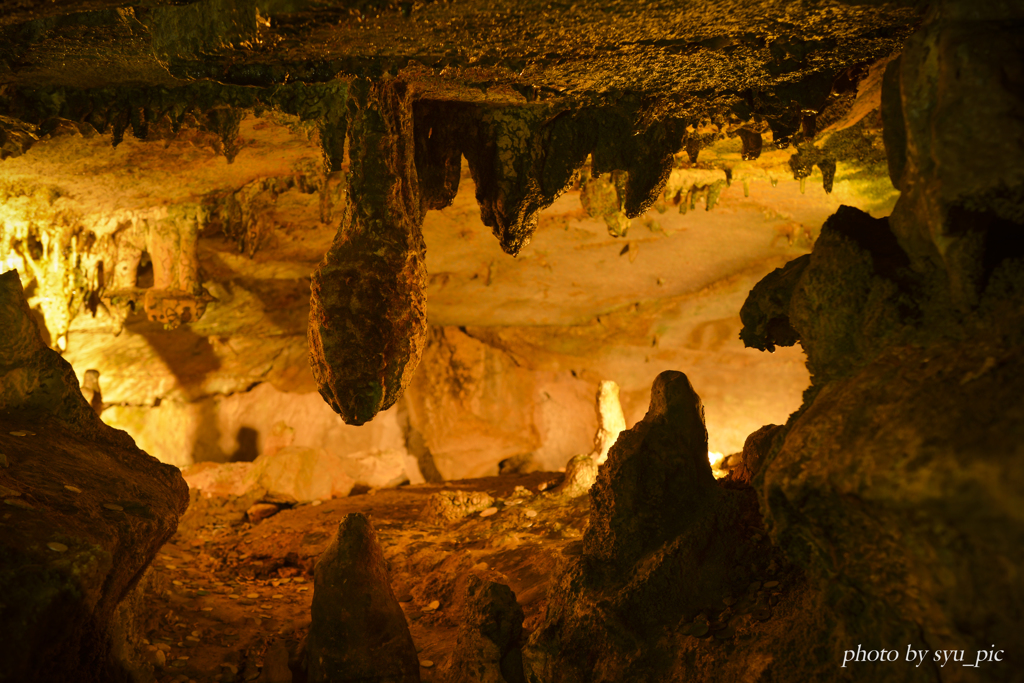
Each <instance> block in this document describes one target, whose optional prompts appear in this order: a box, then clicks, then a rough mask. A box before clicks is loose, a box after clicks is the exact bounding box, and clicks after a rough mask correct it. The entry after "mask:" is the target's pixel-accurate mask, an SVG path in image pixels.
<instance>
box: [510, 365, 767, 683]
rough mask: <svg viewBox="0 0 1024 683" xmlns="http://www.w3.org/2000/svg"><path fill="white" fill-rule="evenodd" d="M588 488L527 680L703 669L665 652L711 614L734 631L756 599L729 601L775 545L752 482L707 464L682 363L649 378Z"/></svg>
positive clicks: (644, 676)
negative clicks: (764, 532) (764, 529)
mask: <svg viewBox="0 0 1024 683" xmlns="http://www.w3.org/2000/svg"><path fill="white" fill-rule="evenodd" d="M590 495H591V513H590V525H589V526H588V528H587V530H586V532H585V534H584V536H583V542H582V548H581V549H580V550H581V552H580V554H579V555H578V556H575V557H571V559H569V560H568V561H567V562H566V564H565V566H564V567H562V570H561V573H560V576H559V577H558V583H557V585H556V586H555V587H553V589H552V594H551V596H550V599H551V602H550V604H549V606H548V611H547V620H546V621H545V623H544V624H543V626H542V627H541V628H540V629H538V630H537V631H535V632H534V633H533V635H532V636H531V637H530V641H529V646H528V648H527V649H526V651H525V652H524V661H525V668H526V672H527V680H528V681H554V682H560V681H573V682H575V681H584V680H586V681H609V682H610V681H618V680H652V681H654V680H671V679H673V678H677V677H679V676H690V677H697V678H698V680H704V679H701V678H699V676H700V675H701V674H700V673H699V672H698V669H695V668H693V667H691V666H689V665H687V664H685V663H683V662H680V661H678V658H677V656H676V655H672V654H670V653H671V652H672V650H673V648H680V649H681V650H682V651H686V650H689V649H691V648H693V644H692V643H687V642H686V638H687V637H689V636H691V635H696V636H697V637H703V636H706V635H707V634H708V633H709V626H708V621H709V620H711V622H712V623H713V625H714V627H715V628H716V629H718V630H726V629H733V631H735V625H734V623H733V622H734V621H735V622H736V623H739V620H740V619H741V618H742V613H741V612H740V611H739V610H740V609H745V610H747V611H748V613H749V612H750V611H753V610H756V609H763V608H759V607H758V606H757V605H758V598H757V597H755V596H753V595H752V596H751V597H750V599H749V601H745V602H744V603H742V604H741V605H740V607H739V608H737V609H736V610H734V609H733V607H732V606H734V605H736V604H737V603H738V602H739V600H738V599H737V597H738V596H742V595H744V593H745V592H746V591H747V589H748V586H750V585H751V581H753V580H755V579H756V578H757V576H758V574H760V573H761V572H764V571H765V569H766V564H765V563H766V560H769V559H770V558H772V557H773V552H772V551H771V549H770V547H769V546H768V545H767V544H766V543H765V542H764V539H763V537H762V536H760V535H759V532H758V529H759V528H760V522H759V515H758V512H757V506H756V501H755V499H754V495H753V491H752V490H750V489H745V490H744V489H739V490H734V489H726V488H724V487H723V486H722V485H721V484H720V483H718V482H716V481H715V479H714V477H713V476H712V474H711V465H710V463H709V462H708V455H707V430H706V429H705V427H704V415H703V406H702V405H701V402H700V398H699V397H698V396H697V394H696V393H695V392H694V390H693V387H692V386H691V385H690V382H689V380H688V379H687V377H686V375H684V374H683V373H681V372H675V371H667V372H663V373H661V374H660V375H659V376H658V377H657V379H655V381H654V385H653V387H652V389H651V406H650V409H649V410H648V412H647V415H646V416H645V417H644V419H643V420H642V421H640V422H639V423H637V424H636V425H634V426H633V427H632V428H631V429H629V430H627V431H625V432H623V433H622V434H621V435H620V437H619V440H618V441H617V442H616V444H615V445H614V446H613V447H612V449H611V452H610V453H609V456H608V461H607V462H606V463H605V464H604V466H602V468H601V470H600V472H599V474H598V479H597V484H596V485H595V486H594V487H593V488H592V489H591V492H590ZM773 562H774V560H773ZM759 585H760V584H759ZM723 601H724V602H723ZM695 620H696V621H695ZM691 622H694V623H703V624H704V630H703V632H702V633H698V632H692V631H691ZM694 628H695V627H694ZM657 634H660V635H657ZM674 659H675V661H673V660H674ZM591 667H592V668H593V671H592V673H584V672H586V671H589V670H590V668H591ZM720 673H721V672H720V671H719V672H718V673H716V674H712V675H719V674H720ZM708 680H712V679H708Z"/></svg>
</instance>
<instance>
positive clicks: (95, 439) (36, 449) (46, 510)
mask: <svg viewBox="0 0 1024 683" xmlns="http://www.w3.org/2000/svg"><path fill="white" fill-rule="evenodd" d="M0 386H2V387H3V389H2V390H0V453H3V457H2V458H0V492H2V498H3V501H4V504H3V507H2V509H0V520H2V524H0V594H2V596H3V597H2V599H0V623H3V624H4V637H3V639H2V641H0V660H2V661H3V666H2V667H0V680H3V681H5V682H6V681H12V682H13V681H40V682H43V681H58V680H67V681H72V680H74V681H96V683H100V682H104V683H105V682H107V681H115V682H120V681H127V680H129V675H130V674H129V671H135V670H136V669H137V667H138V666H140V665H139V664H138V662H137V661H135V660H134V659H133V657H132V656H131V654H130V648H128V650H129V652H128V653H127V654H126V653H125V648H124V647H123V642H118V638H115V637H114V636H113V635H112V634H113V633H115V632H117V631H118V630H119V629H120V628H121V627H120V625H119V624H120V622H119V621H118V617H117V616H116V615H117V611H118V605H119V603H120V602H121V600H122V599H124V598H125V596H126V595H127V594H128V593H129V591H131V589H132V588H133V587H134V586H135V585H136V583H137V582H138V581H139V579H140V577H141V576H142V573H143V571H144V570H145V569H146V566H147V565H148V564H149V562H150V561H151V560H152V559H153V557H154V556H155V554H156V552H157V549H158V548H159V547H160V546H161V545H162V544H163V543H165V542H166V541H167V540H168V539H169V538H170V537H171V535H172V534H173V533H174V530H175V528H176V527H177V523H178V519H179V517H180V516H181V515H182V513H184V511H185V507H186V506H187V504H188V488H187V486H186V485H185V482H184V480H183V479H182V478H181V475H180V473H179V472H178V470H177V469H176V468H174V467H171V466H168V465H163V464H161V463H159V462H158V461H157V460H156V459H155V458H152V457H150V456H148V455H146V454H145V453H143V452H142V451H140V450H139V449H138V448H136V447H135V444H134V443H133V442H132V440H131V438H130V437H128V435H127V434H125V433H124V432H121V431H118V430H114V429H111V428H109V427H107V426H106V425H104V424H103V423H102V422H101V421H100V419H99V417H97V416H96V413H95V412H93V410H92V408H91V407H90V406H89V404H88V403H87V402H86V401H85V398H84V397H83V396H82V393H81V391H80V389H79V387H78V382H77V380H76V378H75V374H74V372H73V370H72V369H71V366H70V365H68V363H66V362H65V361H64V360H63V359H61V357H60V356H59V355H58V354H57V353H56V352H54V351H52V350H50V349H49V348H48V347H47V346H46V345H45V344H44V343H43V340H42V338H41V336H40V334H39V331H38V329H37V328H36V325H35V322H34V321H33V320H32V319H31V315H30V311H29V308H28V305H27V303H26V301H25V296H24V292H23V291H22V288H21V283H20V281H19V278H18V274H17V272H16V271H9V272H7V273H5V274H3V275H0ZM119 638H120V639H121V640H122V641H123V638H124V635H123V633H122V634H121V635H120V636H119ZM114 652H119V653H120V654H118V655H115V654H113V653H114Z"/></svg>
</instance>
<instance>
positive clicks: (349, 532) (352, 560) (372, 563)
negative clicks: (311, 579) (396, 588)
mask: <svg viewBox="0 0 1024 683" xmlns="http://www.w3.org/2000/svg"><path fill="white" fill-rule="evenodd" d="M312 616H313V623H312V625H311V626H310V631H309V640H308V644H307V657H308V661H309V681H310V683H327V682H331V683H335V682H337V683H345V682H348V681H351V682H352V683H355V682H356V681H375V682H379V683H419V680H420V674H419V661H418V660H417V658H416V648H415V646H414V645H413V642H412V637H411V636H410V635H409V626H408V624H406V621H405V615H404V614H403V613H402V608H401V607H399V605H398V600H396V599H395V594H394V592H393V591H392V590H391V582H390V579H389V578H388V571H387V567H386V566H385V563H384V558H383V556H382V555H381V550H380V546H379V545H378V543H377V538H376V534H375V533H374V530H373V526H372V525H371V524H370V520H369V519H367V517H366V516H364V515H362V514H359V513H354V514H350V515H347V516H346V517H345V519H344V520H343V521H342V522H341V524H340V525H339V526H338V534H337V536H336V537H335V539H334V541H333V542H332V543H331V545H330V546H329V547H328V548H327V550H325V551H324V553H323V554H322V555H321V556H320V559H319V560H317V564H316V577H315V587H314V592H313V607H312Z"/></svg>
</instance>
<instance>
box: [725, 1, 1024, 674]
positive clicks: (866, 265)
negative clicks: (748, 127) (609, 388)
mask: <svg viewBox="0 0 1024 683" xmlns="http://www.w3.org/2000/svg"><path fill="white" fill-rule="evenodd" d="M1004 11H1008V10H1006V9H1005V8H1003V9H995V8H994V7H993V9H992V12H993V13H994V14H993V15H992V16H995V15H998V14H999V12H1004ZM992 16H988V15H985V16H983V15H978V14H975V13H974V11H973V10H970V11H969V10H967V9H966V5H956V4H952V3H951V4H948V5H945V6H944V8H943V10H942V11H941V12H937V13H936V14H935V15H934V16H933V21H932V22H930V23H929V24H927V25H926V26H925V27H924V28H923V29H922V30H921V31H920V32H919V33H918V34H916V35H915V36H914V37H912V38H911V40H910V41H909V42H908V45H907V48H906V50H905V52H904V53H903V55H902V56H901V57H900V58H899V59H898V60H895V61H894V62H892V63H891V64H890V66H889V68H888V69H887V71H886V75H885V86H884V88H885V89H884V92H883V100H882V103H883V113H884V114H885V135H886V144H887V151H888V154H889V167H890V171H891V173H892V178H893V182H894V184H896V186H897V187H899V188H900V189H901V191H902V192H903V194H902V196H901V197H900V199H899V201H898V202H897V205H896V209H895V210H894V212H893V215H892V217H891V218H890V219H889V220H874V219H870V218H869V217H866V216H864V215H863V214H860V213H859V212H856V211H854V210H852V209H849V208H847V207H843V208H841V209H840V211H839V212H838V213H837V214H836V215H835V216H834V217H833V218H832V219H830V221H829V223H828V224H827V225H826V229H825V230H823V232H822V236H821V238H819V240H818V243H817V244H816V245H815V248H814V251H813V252H812V254H811V255H810V257H809V259H808V260H807V261H806V263H804V264H801V267H800V268H799V269H796V268H789V267H787V270H788V271H790V272H791V273H792V277H791V278H789V279H788V281H785V280H786V279H785V278H776V279H775V280H776V281H775V282H771V283H769V281H768V280H767V279H766V280H765V287H766V290H765V293H768V292H771V295H770V296H772V297H775V299H774V301H775V303H774V304H773V306H775V307H776V308H775V310H774V311H769V310H768V309H767V308H766V307H765V306H764V304H761V305H760V306H759V308H760V310H761V311H763V312H764V313H766V314H767V315H764V316H763V317H761V318H759V319H758V320H751V321H750V322H748V324H747V327H746V328H745V330H744V332H745V333H750V334H752V335H753V337H751V338H750V339H748V343H751V342H754V344H755V345H756V341H754V340H755V339H756V338H757V337H758V336H759V335H760V334H763V333H760V332H755V330H757V329H763V321H764V320H765V319H766V318H771V317H772V316H774V315H776V314H777V315H779V316H780V317H786V318H788V322H789V324H790V325H791V327H792V331H793V333H794V337H795V338H798V339H799V341H800V343H801V345H802V346H803V347H804V349H805V351H806V353H807V356H808V365H809V366H810V367H811V369H812V372H813V378H814V384H813V386H812V388H811V389H810V390H809V391H808V393H807V394H806V396H805V404H804V407H803V408H802V409H801V411H800V412H799V413H797V414H796V415H794V416H793V418H792V419H791V420H790V421H789V423H788V424H787V425H786V428H785V434H784V442H783V441H781V439H780V437H779V436H776V437H775V438H774V445H773V447H772V448H771V449H770V450H766V451H765V455H767V456H768V458H767V460H766V461H765V463H764V464H763V465H762V468H763V469H762V473H761V475H759V476H760V477H763V481H762V482H761V483H759V485H758V489H759V497H760V500H761V504H762V507H763V509H764V511H765V515H766V521H767V523H768V524H769V525H770V528H771V529H772V536H773V538H774V539H775V541H776V543H778V545H779V546H780V548H782V549H783V550H784V551H785V552H786V553H787V554H788V555H789V556H790V557H791V558H793V559H794V560H796V561H797V562H798V563H800V564H801V565H802V566H803V567H804V568H805V569H806V570H807V572H808V574H809V576H810V577H811V580H812V581H813V582H815V584H816V585H818V586H820V587H821V590H822V592H823V598H822V603H823V605H826V606H827V608H828V609H829V610H830V611H831V612H832V613H833V614H835V615H836V621H835V624H834V625H833V626H832V627H831V628H830V629H829V631H828V632H827V633H825V634H823V642H824V643H826V644H827V645H826V646H827V647H830V648H832V650H833V651H836V652H838V651H839V650H841V649H844V648H845V647H848V645H847V644H849V643H854V642H857V643H862V644H863V647H864V649H872V648H874V649H877V648H879V647H883V646H884V644H885V643H895V642H901V643H902V642H904V641H906V642H908V643H920V644H921V645H920V647H922V648H928V649H932V650H935V649H950V648H956V649H958V650H959V649H963V650H966V651H968V652H976V651H978V650H979V649H984V648H991V647H992V646H993V644H994V643H1002V644H1003V645H999V646H997V647H1006V648H1008V649H1007V650H1006V657H1007V662H1011V660H1014V659H1015V658H1016V657H1017V654H1016V653H1017V652H1019V645H1018V644H1019V643H1020V642H1021V641H1020V636H1019V633H1018V632H1017V631H1016V629H1015V627H1014V626H1012V625H1011V623H1012V622H1013V621H1014V620H1015V617H1014V616H1011V615H1014V614H1017V613H1019V611H1020V609H1021V606H1020V605H1021V603H1020V591H1019V588H1020V584H1019V580H1018V579H1016V578H1015V575H1014V574H1013V573H1008V572H1007V571H1005V570H1004V569H1001V568H1000V567H1010V566H1015V565H1016V564H1018V563H1020V561H1021V559H1022V558H1021V557H1019V553H1018V552H1017V549H1019V548H1020V547H1021V545H1020V539H1021V534H1022V529H1021V527H1020V525H1019V524H1017V523H1016V522H1015V521H1014V517H1013V515H1012V514H1010V513H1009V511H1010V510H1012V509H1014V508H1015V507H1019V505H1020V504H1021V491H1020V487H1017V486H1014V485H1013V484H1011V483H1010V481H1011V480H1012V478H1013V476H1014V475H1013V474H1011V472H1012V471H1013V468H1014V466H1013V465H1011V463H1012V462H1013V459H1014V458H1015V457H1017V456H1018V455H1019V450H1020V449H1019V443H1020V440H1021V433H1020V424H1021V422H1020V420H1019V419H1017V418H1016V417H1014V416H1015V415H1017V414H1019V413H1020V410H1021V402H1020V398H1019V397H1020V388H1019V382H1018V381H1017V378H1019V377H1021V376H1022V375H1021V374H1020V369H1019V368H1018V367H1017V365H1018V364H1017V361H1016V360H1014V359H1017V358H1019V357H1020V343H1021V342H1020V340H1021V336H1020V330H1021V329H1022V327H1021V326H1022V324H1024V319H1022V317H1021V314H1020V307H1019V305H1018V304H1015V303H1012V302H1013V301H1014V300H1016V301H1017V302H1019V300H1020V299H1019V296H1020V295H1019V292H1020V291H1021V289H1020V288H1021V286H1022V283H1021V280H1020V273H1021V260H1020V259H1021V257H1022V256H1024V251H1022V250H1021V248H1020V244H1021V240H1020V235H1021V234H1022V231H1024V220H1021V218H1020V217H1021V213H1020V211H1021V202H1020V196H1019V192H1017V190H1016V189H1014V188H1017V187H1018V186H1019V184H1020V180H1019V176H1020V163H1019V159H1018V158H1017V157H1016V156H1014V155H1015V152H1009V148H1008V147H1007V146H1006V145H1004V144H1001V143H999V142H996V141H995V139H994V138H992V137H991V135H992V134H993V133H992V131H994V130H999V131H1000V134H999V135H1000V136H1002V135H1004V134H1006V132H1007V131H1011V130H1012V131H1017V132H1018V133H1019V132H1020V131H1021V125H1020V122H1019V120H1017V119H1012V120H1011V115H1010V114H1009V112H1010V111H1013V110H1015V109H1016V108H1018V107H1019V106H1021V101H1020V93H1019V91H1018V90H1014V89H1013V88H1011V87H1008V86H1007V85H1006V83H1005V82H1004V81H1000V80H999V79H998V78H993V77H992V76H991V74H992V73H994V71H993V70H999V69H1003V68H1006V65H1008V64H1015V65H1016V66H1015V67H1014V68H1017V67H1019V64H1020V60H1021V52H1020V49H1019V45H1018V47H1017V48H1010V47H1009V43H1007V42H1006V41H1007V40H1010V39H1009V37H1008V35H1007V34H1006V33H1005V32H1004V31H1003V30H1002V29H1000V28H997V25H996V24H995V23H992V22H991V21H990V19H991V18H992ZM1017 18H1018V20H1019V16H1018V17H1017ZM994 46H1002V47H999V48H996V47H994ZM997 53H998V54H999V55H1000V56H999V57H998V58H997V57H995V56H994V55H995V54H997ZM1007 59H1009V61H1005V60H1007ZM954 74H956V75H954ZM981 84H984V85H981ZM967 102H971V105H970V106H971V107H972V108H973V107H980V109H981V110H983V111H986V112H988V113H987V117H988V118H987V119H986V121H987V123H986V125H985V126H981V127H976V126H971V127H965V126H964V125H962V123H961V121H960V120H959V119H958V115H957V114H956V112H957V111H959V109H958V108H959V107H963V106H966V103H967ZM972 111H973V109H972ZM1000 139H1002V138H1000ZM840 283H841V284H840ZM759 287H760V286H759ZM755 295H756V296H757V298H758V299H759V300H760V301H765V300H767V299H768V298H769V297H766V296H763V295H761V294H759V292H758V289H757V288H755V291H754V293H753V295H752V297H751V302H753V301H754V299H755ZM745 308H746V307H745ZM793 340H794V339H792V338H791V339H790V341H793ZM982 416H984V417H982ZM759 450H760V449H759ZM745 456H746V453H745ZM981 472H985V474H984V475H982V474H981ZM939 482H941V483H939ZM755 483H758V479H755ZM968 595H969V596H970V598H967V597H966V596H968ZM1011 648H1012V649H1011ZM1007 666H1008V667H1009V668H1008V669H1002V670H1000V671H997V670H995V669H991V668H990V669H987V670H986V669H985V668H984V667H980V668H978V669H977V671H976V672H972V673H971V674H970V676H971V677H972V680H1007V679H1005V678H1004V676H1005V675H1006V673H1007V672H1008V671H1009V670H1010V669H1012V668H1013V667H1015V666H1017V665H1015V664H1012V663H1008V665H1007ZM859 671H860V672H861V673H862V674H863V675H865V676H870V677H872V678H875V679H879V680H883V679H885V680H888V679H889V677H892V680H897V678H896V676H898V675H906V674H902V672H901V674H894V673H893V672H891V671H890V670H889V669H887V668H886V667H885V666H883V665H865V666H862V667H861V668H860V669H859ZM942 675H943V677H946V676H950V677H951V678H950V680H966V678H964V676H966V674H965V673H964V672H963V670H962V669H961V670H956V671H953V672H950V673H945V672H944V673H943V674H942ZM925 676H926V674H921V677H922V680H923V678H924V677H925ZM974 676H977V678H973V677H974ZM907 680H911V679H910V678H909V677H908V678H907ZM914 680H916V679H914Z"/></svg>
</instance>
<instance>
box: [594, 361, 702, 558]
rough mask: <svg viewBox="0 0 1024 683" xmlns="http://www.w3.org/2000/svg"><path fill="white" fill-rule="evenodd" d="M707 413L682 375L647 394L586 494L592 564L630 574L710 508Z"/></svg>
mask: <svg viewBox="0 0 1024 683" xmlns="http://www.w3.org/2000/svg"><path fill="white" fill-rule="evenodd" d="M717 495H718V488H717V486H716V485H715V478H714V476H713V475H712V474H711V465H710V464H709V463H708V433H707V429H706V428H705V427H704V406H703V404H702V403H701V401H700V397H699V396H697V393H696V392H695V391H694V390H693V387H692V386H690V381H689V380H688V379H687V378H686V375H684V374H683V373H681V372H676V371H667V372H663V373H661V374H660V375H658V377H657V378H656V379H655V380H654V385H653V386H652V387H651V407H650V408H649V409H648V411H647V415H646V416H644V419H643V420H641V421H640V422H638V423H637V424H636V425H634V426H633V428H632V429H630V430H627V431H625V432H623V433H622V434H620V435H619V439H618V441H617V442H616V443H615V445H614V446H612V449H611V452H610V454H609V456H608V462H607V463H605V466H604V468H603V469H602V470H601V472H600V474H599V475H598V479H597V483H596V485H595V486H594V488H593V489H592V490H591V497H592V500H593V502H592V509H591V513H590V527H589V528H588V529H587V533H586V535H585V536H584V548H585V550H586V553H587V555H588V556H589V557H592V558H595V559H598V560H601V561H604V562H608V563H611V564H614V565H615V566H617V567H622V566H629V565H631V564H632V563H634V562H636V561H637V560H638V559H640V558H641V557H642V556H644V555H645V554H647V553H648V552H650V551H651V550H654V549H656V548H658V547H659V546H661V545H662V544H663V543H665V542H666V541H668V540H670V539H673V538H675V537H676V536H678V535H679V533H680V532H681V530H683V529H685V528H687V527H689V526H690V525H692V524H693V523H694V521H695V520H696V519H698V518H699V517H700V516H702V515H703V514H704V512H705V511H706V510H707V509H708V508H709V507H713V506H714V504H715V499H716V497H717Z"/></svg>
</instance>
